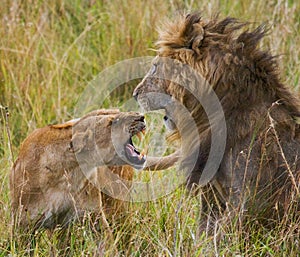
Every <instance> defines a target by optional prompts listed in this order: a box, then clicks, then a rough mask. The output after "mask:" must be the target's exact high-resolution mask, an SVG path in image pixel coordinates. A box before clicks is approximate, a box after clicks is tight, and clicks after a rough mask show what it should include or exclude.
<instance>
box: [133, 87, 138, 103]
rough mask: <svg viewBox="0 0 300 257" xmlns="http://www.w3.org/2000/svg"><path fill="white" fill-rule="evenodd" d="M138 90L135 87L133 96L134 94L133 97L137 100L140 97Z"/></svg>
mask: <svg viewBox="0 0 300 257" xmlns="http://www.w3.org/2000/svg"><path fill="white" fill-rule="evenodd" d="M138 94H139V93H138V91H137V90H136V89H135V90H134V91H133V94H132V96H133V98H134V99H135V101H137V98H138Z"/></svg>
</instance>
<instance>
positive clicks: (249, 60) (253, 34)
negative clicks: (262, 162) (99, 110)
mask: <svg viewBox="0 0 300 257" xmlns="http://www.w3.org/2000/svg"><path fill="white" fill-rule="evenodd" d="M246 26H247V23H243V22H239V21H238V20H236V19H234V18H230V17H228V18H225V19H223V20H221V19H219V18H218V17H217V16H216V17H213V18H212V19H210V20H205V19H203V18H202V17H201V15H200V14H199V13H194V14H189V15H187V16H184V15H181V16H179V17H176V19H174V21H167V22H165V23H164V24H163V25H162V26H161V28H160V29H159V31H158V32H159V39H158V41H157V43H156V45H157V47H158V55H157V57H155V58H154V60H153V63H152V67H151V68H150V70H149V72H148V74H147V75H146V76H145V77H144V79H143V80H142V82H141V83H140V84H139V85H138V86H137V87H136V89H135V90H134V93H133V96H134V97H135V98H136V99H137V101H138V102H139V104H140V105H141V106H142V107H143V108H144V109H145V110H156V109H165V110H166V112H167V113H166V114H167V116H166V117H165V119H166V120H167V121H168V122H169V123H170V121H172V119H173V118H174V117H172V116H173V115H174V106H173V103H174V101H179V102H180V103H181V104H183V106H184V107H185V108H187V109H188V110H189V112H192V115H193V116H195V115H196V116H197V115H198V117H196V118H195V119H196V120H197V122H198V123H199V122H202V123H204V122H205V119H206V117H205V113H204V110H203V109H202V108H201V103H199V97H203V98H202V99H203V100H204V101H205V95H207V93H208V91H209V89H208V88H207V85H209V87H210V88H212V89H213V90H214V92H215V93H216V95H217V96H218V98H219V100H220V102H221V104H222V107H223V109H224V111H225V115H226V116H227V115H230V112H231V110H233V109H237V108H238V109H244V108H247V107H248V106H249V105H253V104H254V102H255V101H260V99H261V98H262V95H261V94H264V96H266V98H269V99H268V101H269V102H272V101H276V100H277V99H281V101H282V103H283V104H284V105H285V106H286V108H287V109H288V110H289V111H290V113H291V115H292V116H299V108H298V107H299V106H297V104H296V103H295V102H296V101H290V100H291V98H292V99H295V97H294V96H291V94H290V93H289V92H288V93H287V91H286V90H284V89H282V87H278V86H277V85H280V81H279V72H278V66H277V61H276V58H274V56H272V55H271V54H270V53H269V52H268V51H263V50H261V49H259V48H258V44H259V43H260V40H261V39H262V38H263V37H264V35H265V33H266V29H265V26H259V27H257V28H256V29H255V30H253V31H249V30H244V31H242V32H241V30H242V29H243V28H244V27H246ZM250 85H253V86H251V88H249V86H250ZM195 94H196V96H195ZM203 95H204V96H203ZM228 95H230V97H228ZM257 96H259V98H257ZM290 97H291V98H290ZM256 98H257V99H256ZM201 101H202V100H201ZM227 112H228V113H227ZM200 119H201V120H202V121H200ZM171 127H173V128H174V127H175V126H174V124H171Z"/></svg>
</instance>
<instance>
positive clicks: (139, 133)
mask: <svg viewBox="0 0 300 257" xmlns="http://www.w3.org/2000/svg"><path fill="white" fill-rule="evenodd" d="M136 136H137V137H138V139H139V140H140V141H142V135H141V132H138V133H137V134H136Z"/></svg>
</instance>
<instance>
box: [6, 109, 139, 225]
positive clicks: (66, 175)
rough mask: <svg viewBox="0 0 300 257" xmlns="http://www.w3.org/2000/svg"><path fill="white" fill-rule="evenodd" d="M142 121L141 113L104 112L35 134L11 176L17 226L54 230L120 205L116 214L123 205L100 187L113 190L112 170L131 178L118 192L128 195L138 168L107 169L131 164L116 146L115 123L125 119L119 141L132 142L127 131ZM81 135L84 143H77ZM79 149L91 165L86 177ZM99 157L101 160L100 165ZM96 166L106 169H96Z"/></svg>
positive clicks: (81, 140)
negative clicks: (113, 138) (87, 213)
mask: <svg viewBox="0 0 300 257" xmlns="http://www.w3.org/2000/svg"><path fill="white" fill-rule="evenodd" d="M140 117H142V116H141V115H139V114H136V113H120V112H118V111H117V110H98V111H94V112H91V113H89V114H88V115H86V116H84V117H83V118H81V119H80V120H79V121H75V122H74V121H71V122H67V123H64V124H58V125H50V126H47V127H44V128H39V129H36V130H35V131H33V132H32V133H31V134H30V135H29V136H28V137H27V138H26V139H25V141H24V142H23V144H22V146H21V149H20V152H19V156H18V159H17V160H16V161H15V163H14V166H13V169H12V172H11V175H10V189H11V198H12V209H13V213H14V215H15V218H16V224H17V225H20V226H21V227H33V228H38V227H46V228H53V227H54V226H56V225H57V224H66V223H68V222H69V221H70V220H71V219H73V218H74V217H76V216H81V215H82V213H83V211H86V210H92V211H98V212H99V211H100V210H105V209H112V208H113V207H115V209H114V210H112V211H113V212H114V211H116V210H117V209H118V208H120V206H121V204H120V202H118V204H117V205H116V206H114V201H113V200H111V199H109V198H107V197H104V196H103V194H101V192H100V191H99V188H103V187H104V188H105V186H107V184H108V179H109V178H108V177H107V174H110V173H111V171H112V173H114V174H117V176H116V178H113V179H114V180H118V177H119V178H123V179H124V180H125V183H124V182H123V184H122V187H121V188H119V189H118V190H119V193H122V194H126V193H128V190H129V187H130V181H131V180H132V178H133V174H134V171H133V168H132V167H130V166H127V165H125V166H119V167H117V166H112V167H109V166H106V165H124V164H126V162H125V161H123V160H121V159H120V158H119V157H118V155H117V154H116V152H115V150H114V146H113V144H112V142H111V134H110V133H111V123H112V121H114V120H115V119H118V120H120V122H121V123H122V124H121V129H120V131H119V132H120V135H119V139H120V141H122V140H124V141H126V140H127V139H128V134H126V133H124V132H123V131H125V129H126V128H127V127H128V128H129V127H130V126H131V125H132V123H133V122H135V121H134V120H135V119H136V118H138V119H140ZM137 125H138V123H137ZM137 125H135V123H134V124H133V126H137ZM87 132H88V133H87ZM85 133H87V134H88V136H87V137H83V138H84V139H82V138H81V136H82V135H85ZM122 133H123V134H122ZM79 136H80V137H79ZM89 136H93V140H92V141H93V142H94V143H95V146H93V144H92V142H90V141H89V138H88V137H89ZM78 137H79V138H80V140H79V142H80V143H79V144H75V141H76V140H78ZM95 147H100V148H101V147H104V148H105V150H106V151H105V152H104V153H105V156H101V158H98V156H97V154H98V153H96V154H95V153H94V152H95V151H94V148H95ZM75 148H76V149H75ZM76 151H77V154H79V156H80V154H83V157H84V158H85V159H86V161H87V163H89V164H90V165H91V166H88V169H87V172H86V174H85V175H84V174H83V172H82V170H81V167H80V166H79V163H78V159H77V158H79V157H78V156H76V154H75V152H76ZM96 158H98V159H101V161H100V162H98V161H95V160H96ZM95 164H96V165H99V166H101V165H105V166H104V167H98V168H93V166H94V165H95ZM82 165H85V163H83V164H82ZM91 181H94V183H95V184H93V183H91ZM126 181H128V183H127V182H126ZM104 198H105V199H106V200H103V199H104ZM115 202H116V201H115ZM29 225H30V226H29Z"/></svg>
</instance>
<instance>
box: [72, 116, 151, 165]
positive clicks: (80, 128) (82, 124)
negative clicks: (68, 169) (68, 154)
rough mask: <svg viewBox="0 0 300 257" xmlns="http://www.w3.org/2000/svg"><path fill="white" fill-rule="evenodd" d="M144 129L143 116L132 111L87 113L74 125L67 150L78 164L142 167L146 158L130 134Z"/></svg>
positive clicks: (132, 134)
mask: <svg viewBox="0 0 300 257" xmlns="http://www.w3.org/2000/svg"><path fill="white" fill-rule="evenodd" d="M145 128H146V125H145V123H144V116H143V115H141V114H139V113H135V112H124V113H116V114H107V115H102V114H101V115H87V116H86V117H83V118H82V119H80V120H79V121H78V122H77V123H76V124H74V126H73V136H72V139H71V143H70V149H71V150H72V151H74V152H75V154H76V157H77V159H78V160H79V162H80V163H81V164H84V163H85V162H88V165H91V166H99V165H125V164H130V165H132V166H134V167H137V168H141V167H142V166H143V164H144V162H145V161H146V158H145V156H143V155H142V154H141V153H140V152H139V151H138V150H137V149H136V148H135V147H134V145H133V142H132V137H133V136H135V135H138V136H139V134H140V133H143V132H144V130H145ZM91 162H93V163H91Z"/></svg>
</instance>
